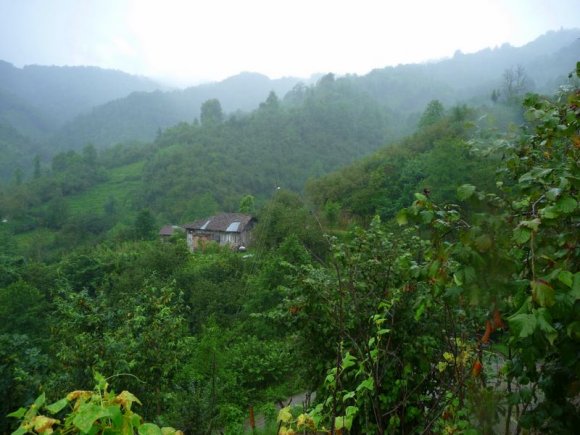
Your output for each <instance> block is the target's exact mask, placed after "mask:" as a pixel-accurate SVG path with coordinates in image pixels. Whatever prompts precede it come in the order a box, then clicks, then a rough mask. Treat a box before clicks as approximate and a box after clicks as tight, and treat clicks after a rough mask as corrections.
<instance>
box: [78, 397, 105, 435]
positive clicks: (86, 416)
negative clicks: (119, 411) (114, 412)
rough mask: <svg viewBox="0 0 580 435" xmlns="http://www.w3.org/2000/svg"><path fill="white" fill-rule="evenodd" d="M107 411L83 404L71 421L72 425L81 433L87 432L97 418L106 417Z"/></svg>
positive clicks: (92, 404)
mask: <svg viewBox="0 0 580 435" xmlns="http://www.w3.org/2000/svg"><path fill="white" fill-rule="evenodd" d="M108 416H109V412H108V411H107V409H105V408H102V407H100V406H99V405H95V404H94V403H85V404H83V405H81V406H80V408H79V410H78V411H77V415H76V416H75V418H74V419H73V424H74V425H75V426H76V427H77V428H78V429H79V430H80V431H81V432H84V433H86V432H89V431H90V430H91V427H92V426H93V424H94V423H95V421H97V420H98V419H99V418H103V417H108Z"/></svg>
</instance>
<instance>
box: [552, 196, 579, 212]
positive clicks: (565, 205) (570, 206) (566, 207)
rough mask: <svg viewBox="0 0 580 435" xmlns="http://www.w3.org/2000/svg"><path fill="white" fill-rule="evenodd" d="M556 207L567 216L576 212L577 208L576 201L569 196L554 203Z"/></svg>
mask: <svg viewBox="0 0 580 435" xmlns="http://www.w3.org/2000/svg"><path fill="white" fill-rule="evenodd" d="M556 206H557V207H558V210H560V211H561V212H562V213H566V214H568V213H572V212H573V211H574V210H576V207H578V201H576V200H575V199H574V198H572V197H571V196H565V197H564V198H561V199H560V200H559V201H558V202H557V203H556Z"/></svg>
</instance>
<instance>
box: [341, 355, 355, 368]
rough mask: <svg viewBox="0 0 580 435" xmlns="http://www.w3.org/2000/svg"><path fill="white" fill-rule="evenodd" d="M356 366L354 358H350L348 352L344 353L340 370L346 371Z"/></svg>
mask: <svg viewBox="0 0 580 435" xmlns="http://www.w3.org/2000/svg"><path fill="white" fill-rule="evenodd" d="M355 364H356V358H355V357H354V356H352V355H351V354H350V353H349V352H347V353H346V355H345V356H344V358H343V359H342V369H343V370H346V369H347V368H349V367H352V366H354V365H355Z"/></svg>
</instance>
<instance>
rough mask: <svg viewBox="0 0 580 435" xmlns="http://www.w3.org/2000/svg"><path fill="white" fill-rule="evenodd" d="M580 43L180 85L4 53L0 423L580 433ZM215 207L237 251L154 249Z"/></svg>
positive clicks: (77, 428)
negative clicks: (15, 59) (354, 71)
mask: <svg viewBox="0 0 580 435" xmlns="http://www.w3.org/2000/svg"><path fill="white" fill-rule="evenodd" d="M578 35H579V33H578V31H561V32H554V33H550V34H547V35H545V36H543V37H541V38H539V39H538V40H536V41H534V42H533V43H530V44H528V45H526V46H524V47H521V48H514V47H510V46H502V47H499V48H496V49H494V50H485V51H482V52H479V53H475V54H472V55H464V54H461V53H456V55H455V56H454V57H453V58H452V59H448V60H446V61H443V62H439V63H433V64H423V65H406V66H399V67H396V68H385V69H382V70H375V71H373V72H371V73H369V74H368V75H366V76H361V77H358V76H345V77H336V76H335V75H334V74H325V75H322V76H320V77H318V78H317V79H316V80H315V81H314V82H312V83H309V84H305V83H300V82H299V81H298V80H296V79H280V80H279V81H271V80H269V79H267V78H265V77H263V76H257V75H253V74H242V75H240V76H239V77H236V78H232V79H229V80H226V81H223V82H220V83H216V84H212V85H207V86H202V87H199V88H190V89H187V90H184V91H170V92H166V91H156V92H148V91H149V90H150V89H149V88H148V87H149V86H155V85H154V84H153V83H152V82H150V81H147V80H146V79H142V78H138V77H133V76H128V75H125V74H123V73H120V72H115V71H106V72H103V71H101V70H98V69H92V68H88V69H81V70H75V69H70V70H69V69H64V70H61V69H58V68H54V69H50V68H49V69H48V70H44V69H43V67H28V68H24V69H23V70H22V71H17V70H18V69H16V68H14V67H12V66H11V65H8V64H1V65H0V73H2V74H5V75H6V77H9V78H10V80H12V81H13V82H12V85H11V86H12V88H11V89H12V90H11V91H10V93H9V92H7V91H6V90H5V89H4V88H0V147H1V152H2V156H3V160H2V164H1V165H0V171H1V172H0V176H1V177H2V179H3V180H4V181H3V182H2V183H0V395H1V397H2V400H0V432H1V433H16V434H25V433H53V432H55V433H81V432H82V433H105V432H106V433H156V434H158V433H167V434H170V433H176V434H177V433H179V430H182V431H184V432H185V433H200V434H212V433H217V432H223V433H231V434H241V433H264V434H270V433H281V434H284V433H286V434H293V433H312V434H314V433H332V434H339V433H342V434H347V433H349V434H373V433H376V434H387V433H405V434H406V433H474V434H475V433H483V434H491V433H505V434H511V433H522V432H523V431H529V433H555V434H556V433H573V432H574V428H575V427H577V426H578V424H580V421H579V417H578V416H579V415H580V409H579V405H578V404H579V402H578V397H579V391H580V390H579V385H580V379H579V376H578V374H579V373H580V366H579V364H580V363H579V361H580V358H578V357H579V352H580V347H579V340H580V317H579V313H580V271H578V264H580V261H579V257H580V248H579V246H580V245H579V243H578V242H579V241H578V235H579V234H580V232H579V231H578V226H579V224H580V212H579V211H580V207H579V206H578V201H579V200H580V198H579V193H578V192H579V191H580V181H579V180H580V167H579V163H578V162H579V161H580V158H579V157H580V156H579V153H580V90H579V83H580V63H579V62H578V59H577V57H578V51H577V50H576V48H578V40H577V37H578ZM481 61H483V62H484V64H485V68H481V67H480V65H481V63H480V62H481ZM76 73H80V75H75V74H76ZM101 73H102V75H101ZM75 77H76V78H78V79H79V80H81V77H85V79H87V77H89V78H91V77H97V78H95V80H97V81H98V80H102V81H101V82H99V83H101V85H102V86H104V87H106V86H107V83H109V82H116V88H115V89H113V88H110V89H109V88H108V90H109V91H111V92H113V91H115V92H117V94H115V96H114V97H112V98H116V99H115V100H114V101H109V102H107V103H105V104H103V105H100V106H98V107H95V108H94V109H92V111H91V112H84V114H81V113H82V112H83V111H84V110H86V108H87V105H97V104H100V102H97V101H96V100H95V98H96V97H97V95H96V94H98V93H99V92H100V91H101V90H102V89H101V88H100V87H99V86H101V85H99V86H95V88H94V89H93V90H94V91H96V93H95V95H92V94H91V93H90V92H88V91H87V92H88V93H85V94H84V95H77V96H76V97H74V95H75V92H74V88H75V86H77V82H75V79H74V78H75ZM25 79H26V80H31V81H32V82H34V83H35V85H34V86H45V87H46V89H45V91H46V92H45V93H44V94H42V95H40V94H36V93H35V92H32V91H30V92H32V93H27V92H29V91H28V90H27V91H24V90H23V88H24V87H26V83H29V82H27V81H26V80H25ZM43 80H44V81H43ZM62 80H68V81H71V86H70V88H69V90H70V91H71V92H70V94H67V95H66V96H65V97H66V98H62V99H60V100H59V101H58V102H57V101H56V99H55V98H56V94H55V93H54V88H51V85H50V84H51V83H53V84H54V83H57V84H58V83H61V84H62ZM83 80H84V79H83ZM251 83H253V84H251ZM560 85H561V86H560ZM139 86H142V87H144V88H145V89H143V88H140V89H133V90H130V91H129V88H131V87H137V88H138V87H139ZM134 91H139V92H134ZM530 91H536V92H535V93H532V92H530ZM127 92H132V93H131V94H130V95H128V96H125V95H121V94H124V93H127ZM222 93H223V94H222ZM33 95H34V96H36V97H38V98H39V100H38V101H35V100H34V98H33ZM222 95H223V98H222V97H221V96H222ZM101 97H103V98H105V97H106V98H109V94H106V93H103V94H102V95H101ZM75 98H77V99H76V100H75ZM51 99H52V100H51ZM49 104H55V105H56V106H55V107H59V106H58V104H63V105H65V106H67V110H68V111H64V112H60V113H59V114H58V115H59V116H60V117H61V118H58V119H57V118H55V117H53V116H55V115H54V114H53V115H50V114H51V113H52V109H50V110H49V109H48V105H49ZM193 104H195V108H192V107H193V106H192V105H193ZM242 109H243V110H242ZM73 111H76V112H75V115H74V116H76V115H78V114H81V115H80V116H78V117H77V118H76V119H74V120H71V119H72V117H73V115H72V112H73ZM49 115H50V116H49ZM65 118H68V119H66V120H65ZM65 121H67V122H68V121H70V122H68V124H66V125H64V123H65ZM63 125H64V127H63ZM105 126H108V128H105ZM144 126H146V128H145V127H144ZM61 127H62V129H61ZM109 127H110V128H109ZM48 133H50V134H48ZM51 134H55V135H54V136H51ZM43 135H44V136H43ZM59 135H60V136H59ZM42 137H44V139H43V140H41V138H42ZM50 137H52V138H53V140H54V138H59V137H60V138H61V139H59V141H60V140H62V142H61V143H60V145H58V144H56V143H54V142H52V143H51V142H50V140H49V139H47V138H50ZM66 137H68V139H65V138H66ZM69 139H70V142H67V140H69ZM219 212H243V213H247V214H251V215H253V216H255V217H256V218H257V224H256V226H255V228H253V230H252V243H251V244H250V245H249V246H248V247H247V250H246V248H244V250H242V251H239V252H238V251H237V250H234V249H231V248H230V247H228V246H227V245H226V246H222V245H219V244H218V243H216V242H210V241H207V243H205V242H204V243H203V244H202V245H201V249H197V250H195V251H193V252H192V251H191V249H190V248H189V247H188V245H187V244H186V236H185V232H181V231H176V232H175V234H174V235H173V236H171V237H167V238H164V239H163V240H160V237H159V229H160V227H161V226H162V225H166V224H173V225H179V224H184V223H187V222H192V221H194V220H197V219H200V218H204V219H205V218H208V217H210V216H212V215H215V214H216V213H219ZM297 394H298V395H299V396H300V397H301V398H300V399H299V400H298V399H296V402H291V403H289V398H291V397H297V396H296V395H297ZM303 401H304V403H302V402H303ZM297 402H299V403H297ZM250 409H251V410H252V411H250ZM250 413H252V414H251V415H252V416H256V417H257V420H258V422H259V426H260V427H259V428H258V429H256V430H254V429H253V428H252V427H251V426H252V425H253V420H252V419H253V418H254V417H252V418H251V419H250ZM254 413H255V414H254ZM160 428H163V432H162V429H160ZM174 428H177V429H179V430H176V429H174ZM258 431H262V432H258Z"/></svg>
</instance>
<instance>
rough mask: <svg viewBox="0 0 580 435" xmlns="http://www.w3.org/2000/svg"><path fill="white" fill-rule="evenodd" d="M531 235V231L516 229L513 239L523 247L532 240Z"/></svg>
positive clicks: (522, 228)
mask: <svg viewBox="0 0 580 435" xmlns="http://www.w3.org/2000/svg"><path fill="white" fill-rule="evenodd" d="M531 235H532V231H531V230H530V229H528V228H524V227H517V228H516V229H514V235H513V239H514V241H515V242H516V243H517V244H519V245H522V244H524V243H526V242H527V241H528V240H530V237H531Z"/></svg>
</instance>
